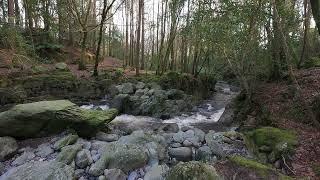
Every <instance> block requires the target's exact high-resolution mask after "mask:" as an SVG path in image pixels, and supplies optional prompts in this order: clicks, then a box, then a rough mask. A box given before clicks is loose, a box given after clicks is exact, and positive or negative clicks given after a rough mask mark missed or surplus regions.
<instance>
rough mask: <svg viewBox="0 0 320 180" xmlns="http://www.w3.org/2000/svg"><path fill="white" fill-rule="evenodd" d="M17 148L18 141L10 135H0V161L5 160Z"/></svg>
mask: <svg viewBox="0 0 320 180" xmlns="http://www.w3.org/2000/svg"><path fill="white" fill-rule="evenodd" d="M17 150H18V143H17V141H16V140H15V139H14V138H12V137H0V161H3V160H6V158H8V156H11V155H13V154H14V153H15V152H17Z"/></svg>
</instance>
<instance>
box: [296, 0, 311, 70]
mask: <svg viewBox="0 0 320 180" xmlns="http://www.w3.org/2000/svg"><path fill="white" fill-rule="evenodd" d="M310 16H311V13H310V8H309V3H308V0H304V33H303V44H302V51H301V56H300V60H299V62H298V68H299V69H300V68H301V65H302V63H303V61H304V59H306V58H307V53H306V49H307V46H308V36H309V35H308V32H309V26H310Z"/></svg>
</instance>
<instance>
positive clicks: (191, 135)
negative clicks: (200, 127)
mask: <svg viewBox="0 0 320 180" xmlns="http://www.w3.org/2000/svg"><path fill="white" fill-rule="evenodd" d="M194 137H195V133H194V130H191V129H190V130H188V131H186V132H184V133H183V138H184V139H189V138H194Z"/></svg>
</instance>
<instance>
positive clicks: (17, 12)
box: [14, 0, 21, 26]
mask: <svg viewBox="0 0 320 180" xmlns="http://www.w3.org/2000/svg"><path fill="white" fill-rule="evenodd" d="M14 9H15V14H16V25H17V26H20V23H21V15H20V7H19V1H18V0H14Z"/></svg>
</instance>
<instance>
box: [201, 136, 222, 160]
mask: <svg viewBox="0 0 320 180" xmlns="http://www.w3.org/2000/svg"><path fill="white" fill-rule="evenodd" d="M220 136H222V135H220V134H218V133H215V132H213V131H212V132H209V133H208V134H207V135H206V136H205V140H206V142H207V145H208V146H209V148H210V149H211V152H212V154H214V155H216V156H218V157H220V158H225V157H226V153H225V152H224V150H223V145H222V144H221V143H220V141H222V138H223V136H222V137H220Z"/></svg>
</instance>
